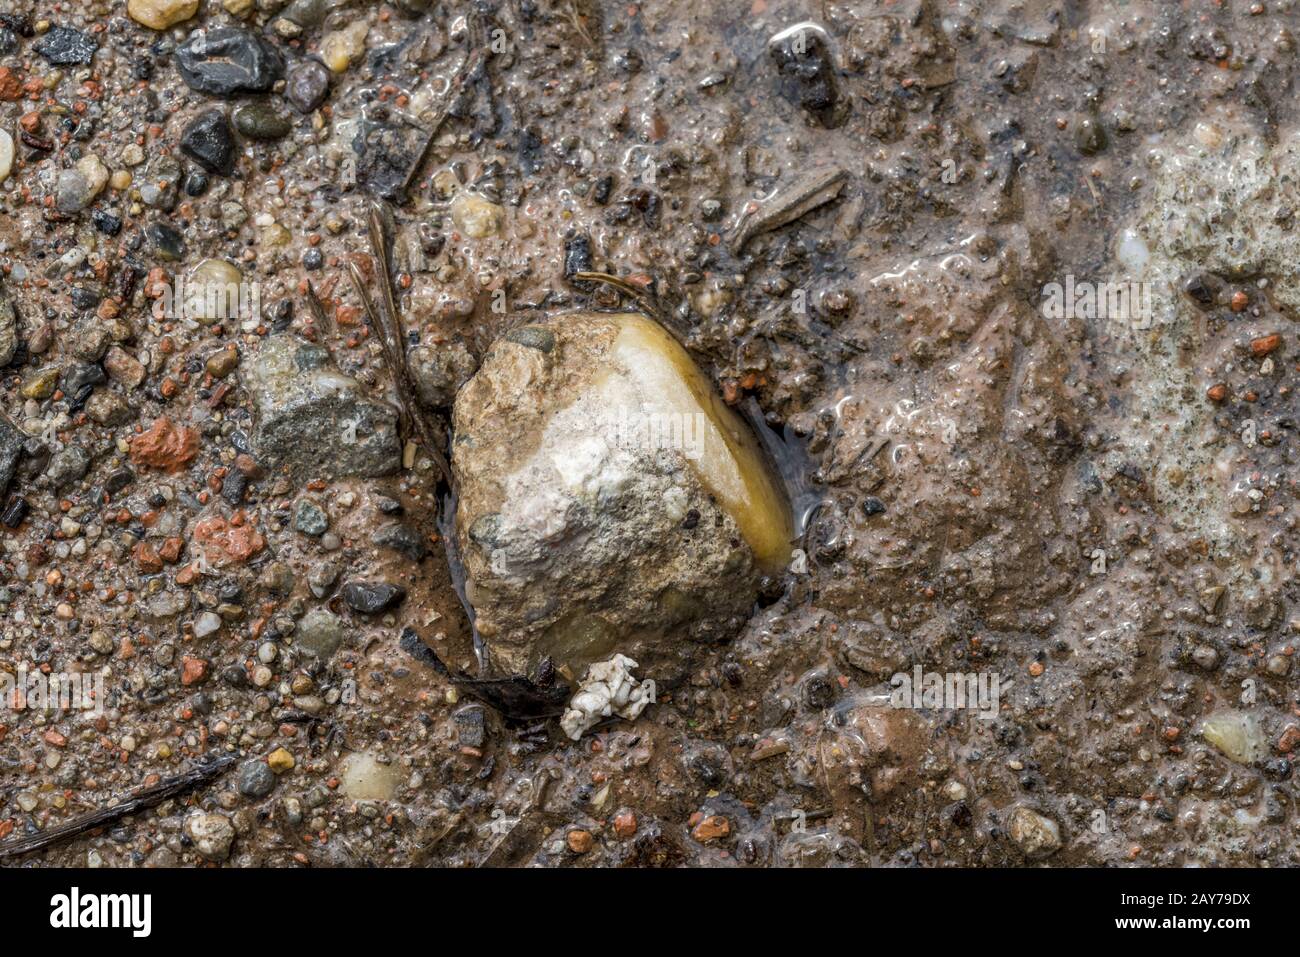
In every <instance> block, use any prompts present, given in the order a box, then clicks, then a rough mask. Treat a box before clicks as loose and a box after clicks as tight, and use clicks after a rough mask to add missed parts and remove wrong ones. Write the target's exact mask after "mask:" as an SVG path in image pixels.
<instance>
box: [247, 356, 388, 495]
mask: <svg viewBox="0 0 1300 957" xmlns="http://www.w3.org/2000/svg"><path fill="white" fill-rule="evenodd" d="M240 375H241V377H242V379H243V383H244V387H245V388H246V389H247V390H248V392H249V395H250V396H252V399H253V410H254V414H255V417H256V425H255V428H254V430H253V447H254V451H255V454H256V457H257V459H258V461H259V462H261V463H262V464H263V465H265V466H267V467H269V468H272V469H284V470H286V471H288V472H289V474H290V475H291V476H293V477H294V478H295V479H296V480H298V481H308V480H311V479H325V480H333V479H338V478H343V477H345V476H364V477H375V476H380V475H388V474H391V473H392V472H395V471H397V469H398V468H399V467H400V465H401V443H400V441H399V439H398V435H397V410H396V409H395V408H393V407H392V406H391V405H389V404H388V403H386V402H379V401H376V400H373V399H370V398H367V397H366V395H365V394H364V393H363V391H362V389H361V385H360V383H358V382H357V381H356V380H355V379H353V378H350V377H349V376H346V375H344V374H343V373H341V372H340V371H339V370H338V369H337V368H336V367H334V365H333V364H332V363H331V361H330V357H329V353H328V352H327V351H326V350H325V349H323V348H321V347H320V346H317V345H313V344H312V343H309V342H306V341H305V340H302V339H298V338H296V337H293V336H276V337H274V338H271V339H268V340H267V341H266V342H265V343H263V345H262V351H261V352H260V353H259V354H258V356H257V358H256V360H255V361H253V362H251V363H245V364H244V365H243V366H241V369H240Z"/></svg>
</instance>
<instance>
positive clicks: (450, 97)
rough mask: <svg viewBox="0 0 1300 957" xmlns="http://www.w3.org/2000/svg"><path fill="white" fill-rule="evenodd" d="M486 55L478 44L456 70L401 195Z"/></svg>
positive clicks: (403, 185)
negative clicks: (444, 99) (461, 92)
mask: <svg viewBox="0 0 1300 957" xmlns="http://www.w3.org/2000/svg"><path fill="white" fill-rule="evenodd" d="M485 56H486V54H485V53H484V48H483V47H482V46H477V47H476V48H475V49H474V50H472V51H470V52H469V53H468V54H466V55H465V60H464V62H463V63H462V64H461V66H460V69H459V70H457V71H456V76H455V78H454V79H453V80H452V81H451V83H450V85H448V87H447V96H446V101H445V102H444V104H443V106H442V108H441V109H439V110H438V112H437V114H436V115H435V116H434V118H433V122H431V123H430V124H429V130H428V132H427V133H425V135H424V142H423V143H422V144H421V145H420V149H419V150H418V151H417V152H416V154H415V159H414V160H413V161H412V162H411V165H410V166H408V167H407V168H406V175H405V176H404V177H402V188H401V191H400V195H401V196H403V197H404V196H406V194H407V193H408V191H409V190H410V188H411V184H412V183H414V182H415V177H416V176H417V175H418V174H419V172H420V170H421V168H423V166H424V161H425V160H426V159H428V158H429V151H430V150H431V149H433V141H434V139H436V138H437V136H438V133H439V131H440V130H441V129H442V124H443V123H446V122H447V117H448V115H450V113H451V107H452V105H453V104H454V103H455V102H456V98H457V97H458V96H459V95H460V91H461V90H463V89H464V88H465V84H466V83H467V82H469V78H470V77H471V76H473V75H474V74H475V73H476V72H477V71H478V69H479V67H480V66H482V64H483V58H484V57H485Z"/></svg>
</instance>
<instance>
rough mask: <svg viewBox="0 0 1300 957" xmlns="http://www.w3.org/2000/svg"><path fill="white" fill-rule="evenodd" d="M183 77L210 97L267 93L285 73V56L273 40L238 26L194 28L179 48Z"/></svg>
mask: <svg viewBox="0 0 1300 957" xmlns="http://www.w3.org/2000/svg"><path fill="white" fill-rule="evenodd" d="M176 65H177V66H178V67H179V68H180V71H181V79H183V80H184V81H185V83H186V85H188V86H189V88H190V89H192V90H196V91H197V92H199V93H206V94H208V95H209V96H221V97H231V96H237V95H239V94H241V93H266V92H267V91H269V90H270V89H271V87H273V86H274V85H275V83H276V81H277V80H279V79H281V78H282V77H283V76H284V59H283V58H282V57H281V56H280V51H278V50H277V49H276V48H275V47H274V46H272V45H271V43H270V42H268V41H267V40H265V39H263V38H262V37H259V36H258V35H257V34H255V33H250V32H249V31H247V30H241V29H239V28H238V27H215V28H213V29H210V30H195V31H194V32H193V33H191V34H190V36H189V38H188V39H186V41H185V42H184V43H183V44H181V46H180V47H179V48H178V49H177V50H176Z"/></svg>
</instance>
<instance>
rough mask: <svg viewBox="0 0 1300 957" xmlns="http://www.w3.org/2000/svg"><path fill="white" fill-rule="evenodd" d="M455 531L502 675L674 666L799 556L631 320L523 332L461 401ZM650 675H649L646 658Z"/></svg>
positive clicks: (735, 435) (711, 418)
mask: <svg viewBox="0 0 1300 957" xmlns="http://www.w3.org/2000/svg"><path fill="white" fill-rule="evenodd" d="M455 427H456V428H455V432H456V442H455V447H454V449H453V462H452V464H453V468H454V469H455V471H456V473H457V477H458V480H459V483H460V489H461V500H460V505H459V511H458V515H457V528H458V531H459V535H460V538H461V550H462V554H463V556H464V559H465V564H466V571H467V575H468V579H469V581H468V592H469V599H470V602H471V604H473V605H474V607H475V611H476V614H477V619H478V625H479V629H480V632H481V633H482V634H483V636H484V637H485V639H487V641H488V644H489V647H490V648H491V649H492V653H493V660H494V662H495V663H496V664H497V665H498V667H500V668H503V669H504V670H509V671H514V672H519V671H523V670H526V669H528V668H529V667H533V666H535V665H536V663H537V661H538V660H539V659H540V657H542V656H544V655H549V656H551V657H553V658H554V659H555V660H556V661H557V662H558V663H560V664H561V665H567V666H569V667H570V668H573V669H579V668H581V666H583V665H585V664H587V663H590V662H591V661H594V660H599V659H601V658H604V657H607V656H608V655H609V654H612V653H614V652H622V653H624V654H628V655H630V656H632V657H637V656H638V655H640V656H641V657H646V658H648V660H649V661H651V662H653V661H655V660H656V659H658V660H660V661H661V662H662V663H664V664H665V666H668V665H671V666H672V667H681V666H682V665H683V664H684V658H685V649H686V646H687V645H689V642H688V641H683V639H687V638H690V637H697V638H707V637H717V636H719V635H721V634H723V633H724V632H729V631H733V630H735V629H736V628H738V627H739V625H740V624H741V623H743V621H744V619H745V618H746V617H748V614H749V612H750V610H751V608H752V603H753V600H754V597H755V593H756V589H757V581H758V579H759V577H760V576H761V575H762V574H779V573H780V572H781V571H782V570H783V569H784V567H785V564H786V563H787V561H788V560H789V557H790V538H791V520H790V510H789V505H788V503H787V502H786V499H785V495H784V492H783V490H782V488H781V486H780V485H779V483H778V482H777V480H776V479H775V478H774V477H773V475H772V474H771V472H770V471H769V467H768V463H767V461H766V459H765V458H764V456H763V454H762V452H761V450H760V449H759V447H758V445H757V442H756V440H755V439H754V437H753V435H752V434H751V433H750V431H749V429H748V426H747V425H746V424H745V423H744V421H743V420H741V419H740V417H739V416H737V415H736V414H735V413H734V412H733V411H732V410H730V409H729V408H727V407H726V405H725V404H724V403H723V402H722V400H721V398H720V397H719V396H718V394H717V393H716V391H715V390H714V389H713V387H712V385H711V384H710V383H709V381H708V380H707V379H706V378H705V376H704V375H703V373H701V372H700V370H699V369H698V368H697V367H696V366H695V364H694V362H692V360H691V358H690V356H689V355H688V354H687V353H686V351H685V350H684V349H683V348H682V347H681V345H680V344H678V342H677V341H676V340H675V339H673V337H672V336H671V335H669V334H668V333H667V332H666V331H665V330H664V329H663V328H661V327H660V326H659V325H658V324H657V323H655V322H653V321H652V320H650V319H647V318H645V317H643V316H639V315H635V314H629V313H624V314H616V315H607V314H600V313H571V314H568V315H564V316H559V317H556V318H554V319H552V320H550V321H549V322H547V323H544V324H537V325H528V326H522V327H519V328H516V329H515V330H513V331H512V332H511V333H509V334H507V336H506V337H504V338H503V339H502V340H501V341H500V342H498V343H497V344H496V345H494V346H493V348H492V350H491V351H490V352H489V354H488V356H487V357H486V358H485V360H484V363H483V366H482V368H480V370H479V372H478V373H477V374H476V375H475V377H474V378H473V379H472V380H471V381H470V382H469V383H468V384H467V385H466V386H465V388H464V389H463V390H462V392H461V394H460V396H459V397H458V398H457V403H456V411H455ZM638 660H640V659H638Z"/></svg>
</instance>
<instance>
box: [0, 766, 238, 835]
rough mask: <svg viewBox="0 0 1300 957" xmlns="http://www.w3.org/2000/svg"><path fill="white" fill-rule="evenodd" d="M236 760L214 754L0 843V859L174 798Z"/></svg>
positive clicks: (202, 782)
mask: <svg viewBox="0 0 1300 957" xmlns="http://www.w3.org/2000/svg"><path fill="white" fill-rule="evenodd" d="M234 763H235V756H234V755H233V754H226V755H222V756H220V757H217V758H213V759H212V760H210V761H201V762H199V763H198V764H196V765H195V766H194V767H192V768H190V769H189V770H188V771H183V772H181V773H180V774H177V775H175V776H174V777H170V778H164V779H163V780H161V781H159V782H158V783H157V784H155V785H153V786H152V787H147V788H144V789H143V790H141V791H137V792H136V793H135V794H133V795H131V796H130V797H128V798H125V799H124V800H122V801H119V802H118V803H117V804H114V805H111V806H110V807H106V808H103V809H101V810H98V811H91V812H90V813H89V814H83V815H82V816H81V817H79V818H74V819H73V820H71V821H68V822H67V823H66V824H60V825H58V826H57V827H51V828H47V829H46V830H44V831H42V832H41V833H40V834H33V835H31V836H29V837H20V838H15V839H13V840H10V841H6V842H5V843H3V844H0V860H4V859H5V858H8V857H16V856H17V855H19V854H30V853H31V852H32V851H39V850H41V849H43V848H46V847H49V846H50V845H52V844H57V843H59V842H60V841H66V840H69V839H70V838H74V837H77V836H78V835H80V834H84V833H85V832H87V831H90V830H93V829H94V828H97V827H103V826H104V825H105V824H112V823H113V822H114V821H117V820H120V819H121V818H124V817H126V816H127V815H129V814H135V813H136V812H137V811H143V810H144V809H145V808H149V807H153V806H154V805H155V804H161V803H162V802H163V801H166V800H167V799H168V798H174V797H176V796H178V795H180V794H184V793H185V792H186V791H189V790H190V789H192V788H195V787H198V786H199V785H200V784H206V783H207V782H208V781H211V780H212V779H214V778H217V777H220V776H221V775H222V774H224V773H225V772H226V771H227V770H228V769H229V768H230V766H231V765H232V764H234Z"/></svg>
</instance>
